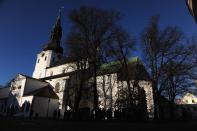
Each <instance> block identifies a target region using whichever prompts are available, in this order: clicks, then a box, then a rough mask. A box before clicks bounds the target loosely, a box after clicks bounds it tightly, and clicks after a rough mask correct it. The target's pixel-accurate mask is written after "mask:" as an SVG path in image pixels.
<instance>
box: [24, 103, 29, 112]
mask: <svg viewBox="0 0 197 131" xmlns="http://www.w3.org/2000/svg"><path fill="white" fill-rule="evenodd" d="M29 110H30V103H29V102H27V104H26V109H25V112H29Z"/></svg>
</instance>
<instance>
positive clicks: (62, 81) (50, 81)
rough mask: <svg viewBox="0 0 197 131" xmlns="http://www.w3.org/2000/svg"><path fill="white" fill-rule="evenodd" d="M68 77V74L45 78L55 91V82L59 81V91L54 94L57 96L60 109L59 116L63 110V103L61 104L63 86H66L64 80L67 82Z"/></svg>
mask: <svg viewBox="0 0 197 131" xmlns="http://www.w3.org/2000/svg"><path fill="white" fill-rule="evenodd" d="M68 78H69V76H66V77H61V78H57V79H51V80H47V82H48V83H50V84H51V85H52V86H53V89H54V91H56V89H55V87H56V84H58V83H59V85H60V90H59V92H56V94H57V95H58V97H59V109H60V110H61V112H60V113H61V117H63V116H64V110H65V109H64V105H63V103H64V91H65V88H66V82H67V79H68Z"/></svg>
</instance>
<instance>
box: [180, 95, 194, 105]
mask: <svg viewBox="0 0 197 131" xmlns="http://www.w3.org/2000/svg"><path fill="white" fill-rule="evenodd" d="M181 104H197V97H196V96H195V95H193V94H191V93H186V94H185V95H184V96H183V97H182V98H181Z"/></svg>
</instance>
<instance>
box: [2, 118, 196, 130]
mask: <svg viewBox="0 0 197 131" xmlns="http://www.w3.org/2000/svg"><path fill="white" fill-rule="evenodd" d="M190 128H197V122H162V123H161V122H160V123H158V122H157V123H156V122H107V121H100V122H90V121H89V122H87V121H63V120H47V119H32V120H30V119H19V118H0V130H1V131H7V130H13V131H18V130H20V131H23V130H26V131H44V130H47V131H56V130H68V131H70V130H71V131H89V130H91V131H105V130H107V131H120V130H122V131H123V130H124V131H127V130H131V131H136V130H137V131H139V130H147V129H149V130H152V131H153V130H157V131H161V130H164V131H168V130H174V131H177V130H180V129H184V130H188V129H190Z"/></svg>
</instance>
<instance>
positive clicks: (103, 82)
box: [97, 73, 154, 118]
mask: <svg viewBox="0 0 197 131" xmlns="http://www.w3.org/2000/svg"><path fill="white" fill-rule="evenodd" d="M97 86H98V87H97V88H98V93H99V101H100V102H101V103H100V104H101V105H100V107H102V108H104V105H105V104H104V103H105V102H104V100H105V98H104V93H103V91H104V90H103V86H104V88H105V92H106V95H107V96H108V97H107V103H106V108H110V107H111V106H112V107H114V105H115V102H116V100H117V98H118V93H117V92H118V89H119V87H122V88H127V84H126V82H125V81H123V82H121V81H118V80H117V74H116V73H114V74H108V75H103V76H98V77H97ZM139 86H140V87H141V88H143V89H144V91H145V95H146V101H147V112H148V114H149V117H151V118H152V117H153V114H154V104H153V92H152V86H151V82H149V81H140V82H139ZM131 87H132V81H131ZM111 91H112V95H111ZM111 96H112V101H111Z"/></svg>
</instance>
